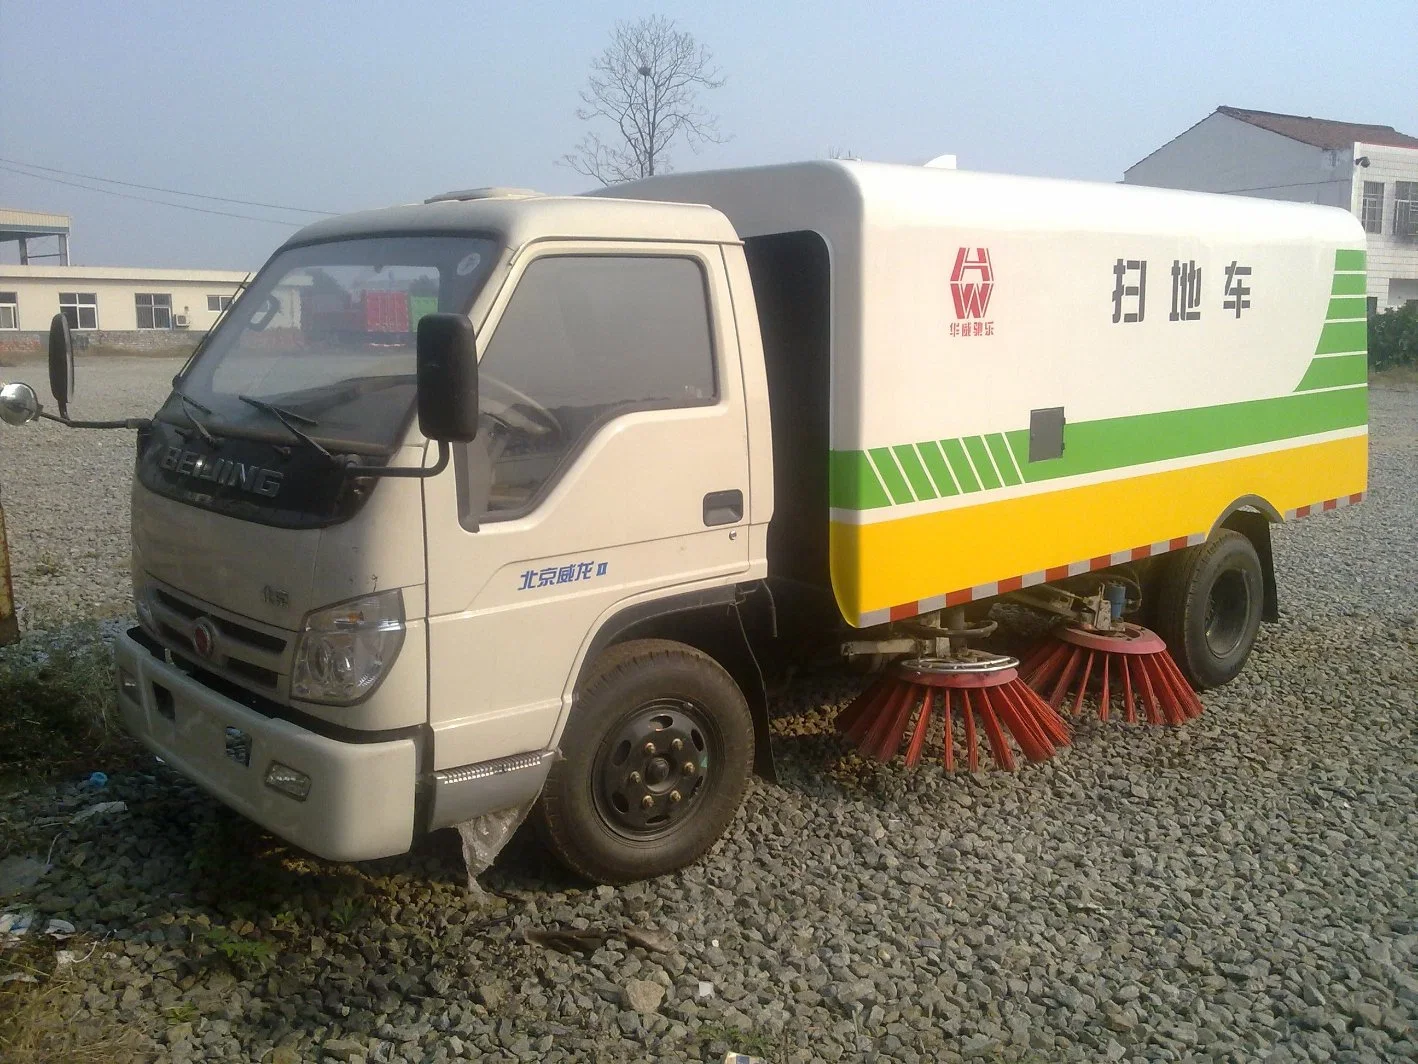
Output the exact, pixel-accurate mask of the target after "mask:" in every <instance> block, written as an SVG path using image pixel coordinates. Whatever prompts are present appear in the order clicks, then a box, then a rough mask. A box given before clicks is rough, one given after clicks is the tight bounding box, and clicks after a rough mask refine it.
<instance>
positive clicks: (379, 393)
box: [158, 236, 497, 452]
mask: <svg viewBox="0 0 1418 1064" xmlns="http://www.w3.org/2000/svg"><path fill="white" fill-rule="evenodd" d="M496 252H497V245H496V244H495V243H494V242H493V241H492V240H489V239H485V238H480V237H471V236H466V237H457V236H390V237H373V238H369V239H363V240H340V241H332V242H329V243H324V244H312V245H308V246H306V247H297V248H291V249H289V250H287V251H283V252H281V253H280V254H278V255H277V256H276V257H275V258H274V259H273V260H272V261H271V262H270V263H269V264H268V265H267V266H266V268H265V269H264V270H262V271H261V274H260V276H258V277H257V278H256V281H255V282H254V283H253V284H252V286H251V287H250V288H249V289H248V290H247V291H246V292H244V293H243V294H242V295H241V297H240V298H239V299H238V300H237V302H236V303H234V304H233V305H232V307H231V309H230V311H229V312H228V314H227V316H226V318H225V319H224V320H223V321H222V323H221V324H220V325H219V326H218V327H217V329H216V331H215V332H214V333H213V334H212V336H211V338H210V340H209V341H208V343H207V345H206V346H205V348H203V349H202V350H201V351H200V353H199V354H198V356H197V358H196V359H195V360H194V361H193V363H192V364H191V365H190V366H189V367H188V368H187V369H186V370H185V371H184V373H183V374H182V376H181V377H180V378H179V379H178V380H177V382H176V388H177V389H179V390H180V391H181V392H182V393H183V395H185V396H186V398H187V399H188V400H189V401H188V402H187V403H185V404H184V403H183V401H182V399H181V398H180V397H179V396H178V395H177V394H176V393H174V395H173V396H171V397H169V399H168V402H167V403H166V404H165V405H164V407H163V409H162V410H161V411H160V412H159V415H158V416H159V417H161V418H163V419H164V420H170V421H179V422H181V423H190V422H191V421H192V420H193V418H194V416H195V417H197V418H199V419H200V420H201V421H202V422H204V423H205V426H206V428H208V429H210V430H211V431H212V432H215V433H218V434H227V435H240V436H248V437H258V438H269V439H271V440H273V441H279V442H281V443H288V442H291V434H290V432H289V431H288V430H287V428H286V427H285V426H284V425H283V424H282V422H281V420H279V419H278V418H275V417H272V415H271V412H270V407H271V406H273V405H274V406H276V407H279V408H280V410H281V412H282V414H283V415H285V416H286V418H287V420H292V419H293V421H294V423H296V424H298V425H299V427H300V429H301V430H302V431H304V432H305V433H308V434H309V436H310V437H311V438H312V439H315V440H318V441H321V442H322V443H324V444H325V445H326V446H329V447H332V448H342V449H344V450H347V451H356V452H380V451H388V450H389V449H390V448H391V447H393V446H394V445H396V444H397V443H398V442H399V438H400V436H401V435H402V433H403V431H404V428H405V427H406V426H407V424H408V421H409V418H410V416H411V415H412V412H413V406H414V390H415V358H414V335H415V332H416V330H417V328H418V321H419V319H420V318H421V317H423V316H424V315H425V314H430V313H433V312H434V311H451V312H455V313H467V311H468V308H469V307H470V306H471V304H472V301H473V298H474V297H475V296H476V295H477V293H478V290H479V289H480V288H481V287H482V285H483V283H484V282H485V281H486V280H487V276H488V274H489V273H490V272H491V270H492V266H493V263H494V259H495V257H496ZM252 400H255V402H253V401H252ZM198 404H200V405H198ZM194 406H196V408H197V410H198V413H197V414H196V415H194V414H193V407H194Z"/></svg>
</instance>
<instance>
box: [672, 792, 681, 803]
mask: <svg viewBox="0 0 1418 1064" xmlns="http://www.w3.org/2000/svg"><path fill="white" fill-rule="evenodd" d="M679 800H680V793H679V791H670V801H672V802H677V801H679Z"/></svg>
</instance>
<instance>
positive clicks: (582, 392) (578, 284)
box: [479, 255, 718, 520]
mask: <svg viewBox="0 0 1418 1064" xmlns="http://www.w3.org/2000/svg"><path fill="white" fill-rule="evenodd" d="M717 397H718V389H717V382H716V379H715V370H714V352H713V344H712V341H711V338H710V321H709V302H708V296H707V287H706V279H705V275H704V270H703V268H702V266H701V265H700V264H699V262H698V261H696V260H695V259H691V258H682V257H676V256H668V255H566V256H548V257H545V258H541V259H537V260H536V261H534V262H532V263H531V264H530V265H529V266H528V267H527V269H526V271H525V272H524V273H523V275H522V278H521V280H520V281H519V282H518V285H517V288H516V291H515V292H514V293H513V295H512V298H511V300H510V301H509V302H508V304H507V308H506V310H505V311H504V312H503V314H502V318H501V320H500V321H499V322H498V324H497V327H496V330H495V331H494V333H493V334H492V337H491V339H490V340H489V342H488V345H487V348H486V351H485V352H484V354H483V358H482V361H481V363H480V369H479V403H480V407H481V411H482V415H483V421H482V427H481V438H482V440H483V447H484V448H485V453H486V456H487V458H488V460H489V464H490V477H489V479H490V484H489V487H488V490H487V493H486V501H485V503H484V504H483V506H482V507H481V510H482V518H483V519H484V520H488V519H493V520H495V519H499V518H504V519H505V518H510V517H516V516H519V515H521V514H523V513H526V512H527V511H528V510H530V509H532V507H533V506H535V505H536V502H537V500H538V499H539V498H540V497H541V496H542V495H543V494H545V492H546V491H547V490H548V489H549V488H550V486H551V484H552V483H554V482H555V480H556V479H557V477H558V476H559V475H560V472H561V470H563V469H564V468H565V467H566V466H568V465H569V464H570V462H571V460H572V459H573V458H574V456H575V454H576V452H577V451H579V450H580V448H581V447H583V446H584V445H585V443H586V441H587V440H589V439H590V437H591V436H592V435H593V434H594V433H595V432H596V431H597V430H598V429H599V428H600V426H602V425H604V424H605V423H606V422H607V421H609V420H611V419H612V418H615V417H617V416H619V415H621V414H624V413H628V412H630V411H632V410H653V409H666V408H672V407H682V406H702V405H708V404H712V403H714V402H715V401H716V400H717ZM480 494H481V493H480Z"/></svg>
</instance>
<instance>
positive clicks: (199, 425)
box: [172, 387, 220, 449]
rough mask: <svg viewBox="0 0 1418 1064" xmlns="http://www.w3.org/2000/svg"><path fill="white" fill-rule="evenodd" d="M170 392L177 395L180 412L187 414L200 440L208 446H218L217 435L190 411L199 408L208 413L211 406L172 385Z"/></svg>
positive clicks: (210, 410)
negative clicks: (180, 407)
mask: <svg viewBox="0 0 1418 1064" xmlns="http://www.w3.org/2000/svg"><path fill="white" fill-rule="evenodd" d="M172 394H173V395H175V396H177V401H178V402H179V403H181V404H182V412H183V413H184V414H186V415H187V420H188V421H190V422H192V427H193V428H194V429H196V430H197V435H199V436H201V437H202V441H203V442H204V443H205V444H206V445H207V446H208V447H211V448H214V449H215V448H216V447H218V446H220V444H218V442H217V437H216V436H215V435H213V433H212V430H211V429H209V428H207V426H206V425H205V424H204V423H203V421H202V419H201V418H199V417H198V416H197V415H196V414H194V413H193V412H192V411H193V410H200V411H202V413H204V414H210V413H211V412H212V408H211V407H209V406H203V405H202V404H201V403H199V402H197V400H196V399H193V398H192V397H191V396H190V395H188V394H187V393H186V392H184V391H183V390H182V389H181V388H177V387H174V388H173V389H172Z"/></svg>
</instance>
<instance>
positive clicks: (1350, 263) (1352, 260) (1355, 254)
mask: <svg viewBox="0 0 1418 1064" xmlns="http://www.w3.org/2000/svg"><path fill="white" fill-rule="evenodd" d="M1334 268H1335V269H1336V270H1362V269H1365V265H1364V252H1362V251H1351V250H1344V249H1341V250H1339V251H1336V252H1335V253H1334Z"/></svg>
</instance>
